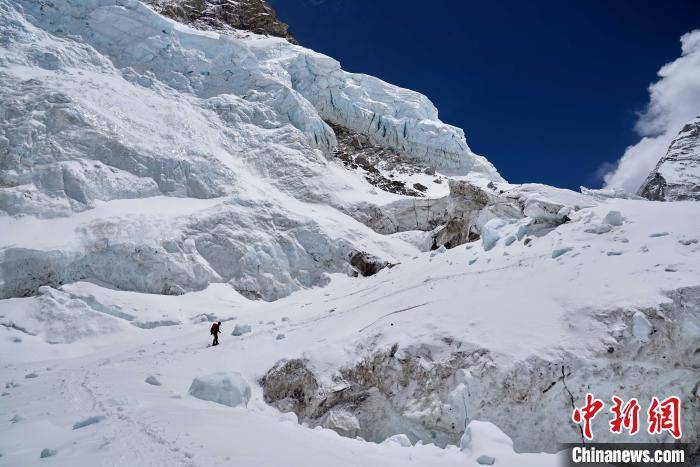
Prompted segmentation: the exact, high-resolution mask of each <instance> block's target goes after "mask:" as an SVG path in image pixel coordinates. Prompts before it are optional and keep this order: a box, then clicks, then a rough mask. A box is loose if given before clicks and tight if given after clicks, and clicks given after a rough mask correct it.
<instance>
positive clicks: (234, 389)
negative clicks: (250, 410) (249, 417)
mask: <svg viewBox="0 0 700 467" xmlns="http://www.w3.org/2000/svg"><path fill="white" fill-rule="evenodd" d="M188 393H189V394H190V395H191V396H193V397H196V398H197V399H202V400H205V401H212V402H216V403H217V404H222V405H228V406H229V407H238V406H240V405H246V406H247V405H248V402H249V401H250V385H249V384H248V382H247V381H246V380H245V379H243V377H242V376H241V374H240V373H235V372H233V373H223V372H219V373H212V374H210V375H206V376H198V377H196V378H195V379H194V380H193V381H192V385H191V386H190V389H189V391H188Z"/></svg>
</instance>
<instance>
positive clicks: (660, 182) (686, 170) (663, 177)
mask: <svg viewBox="0 0 700 467" xmlns="http://www.w3.org/2000/svg"><path fill="white" fill-rule="evenodd" d="M637 194H639V195H640V196H643V197H644V198H647V199H649V200H652V201H683V200H694V201H700V116H698V117H697V118H695V119H694V120H692V121H690V122H688V123H687V124H686V125H684V126H683V129H681V131H680V132H679V133H678V136H676V138H675V139H674V140H673V141H672V142H671V145H670V146H669V148H668V151H667V152H666V154H665V155H664V156H663V157H661V159H660V160H659V162H658V163H657V164H656V167H654V170H652V171H651V173H650V174H649V176H648V177H647V179H646V180H644V183H642V186H641V187H639V191H638V192H637Z"/></svg>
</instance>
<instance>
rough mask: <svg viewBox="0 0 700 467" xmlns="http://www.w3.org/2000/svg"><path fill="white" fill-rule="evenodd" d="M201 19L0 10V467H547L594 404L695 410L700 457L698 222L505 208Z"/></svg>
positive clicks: (250, 1)
mask: <svg viewBox="0 0 700 467" xmlns="http://www.w3.org/2000/svg"><path fill="white" fill-rule="evenodd" d="M183 5H184V3H182V1H181V0H158V1H154V2H151V3H150V4H149V3H142V2H139V1H136V0H82V1H78V0H54V1H51V2H47V1H42V0H21V1H16V0H0V354H1V355H3V357H4V358H3V361H2V362H1V363H0V368H2V370H1V371H0V391H1V395H0V415H2V416H3V417H5V419H6V420H10V421H11V423H7V424H5V425H3V426H2V427H0V465H34V464H38V463H40V462H45V459H43V460H42V457H44V458H45V457H50V458H51V461H54V462H55V463H57V464H60V465H81V464H85V463H88V462H90V463H96V464H109V465H112V464H120V463H121V464H123V465H134V464H138V465H208V464H212V463H213V464H217V463H218V464H229V463H236V464H237V465H279V464H280V463H281V462H284V463H286V464H287V465H299V466H301V465H304V466H309V465H311V466H316V465H317V466H326V465H357V464H361V465H382V466H385V465H389V466H403V465H409V464H410V465H435V466H439V465H445V466H447V465H458V464H462V463H474V462H478V459H482V461H486V460H488V461H490V460H491V459H495V463H496V465H507V466H508V465H513V466H515V465H517V466H533V467H534V466H537V467H542V466H550V465H551V466H554V465H558V462H559V459H558V457H559V455H558V454H557V451H559V450H560V444H559V443H562V442H577V441H580V440H581V436H580V431H579V428H578V426H576V425H575V424H573V423H572V422H571V421H570V415H571V409H572V405H573V404H577V405H578V404H580V403H581V401H582V400H583V398H584V397H585V394H586V393H587V392H589V391H594V392H595V394H596V396H597V397H601V398H604V399H609V398H610V396H612V395H619V396H621V397H623V398H630V397H636V398H639V399H640V401H646V400H648V399H649V398H650V397H652V396H664V395H668V394H671V393H672V394H674V395H678V396H679V397H680V398H681V400H682V404H683V406H682V410H683V414H684V419H683V421H684V425H683V430H684V435H683V436H684V437H683V441H685V442H688V443H689V445H690V447H691V449H694V450H695V453H696V454H697V452H698V449H700V443H698V442H697V440H698V437H699V436H700V435H699V433H700V407H699V406H698V401H699V400H700V399H698V390H699V389H698V381H699V380H700V376H699V374H700V360H698V358H700V353H699V352H698V348H697V342H698V341H699V340H700V314H698V310H700V280H699V279H698V278H700V260H699V259H700V249H699V248H700V246H699V245H700V243H699V241H700V236H699V235H698V232H700V215H699V214H700V212H699V210H700V204H698V203H697V202H693V201H691V200H690V199H684V200H670V201H671V202H668V203H657V202H650V201H648V200H644V199H641V198H639V197H633V196H623V195H621V194H620V193H616V192H612V191H610V190H589V189H584V188H582V190H581V192H574V191H571V190H564V189H558V188H555V187H550V186H546V185H542V184H538V183H527V184H511V183H508V182H506V181H505V180H504V179H503V178H502V177H501V176H500V175H499V174H498V172H497V171H496V169H495V168H494V167H493V166H492V165H491V164H490V162H488V160H487V159H485V158H484V157H482V156H479V155H476V154H474V153H473V152H472V151H471V149H470V148H469V146H468V144H467V141H466V138H465V135H464V132H463V131H462V130H461V129H459V128H455V127H453V126H450V125H448V124H445V123H443V122H441V121H440V120H439V118H438V111H437V109H436V108H435V107H434V105H433V104H432V103H431V102H430V100H429V99H428V98H427V97H426V96H423V95H421V94H420V93H417V92H414V91H411V90H407V89H402V88H399V87H397V86H394V85H391V84H389V83H386V82H383V81H381V80H379V79H377V78H374V77H371V76H368V75H363V74H358V73H349V72H346V71H344V70H343V69H342V68H341V66H340V63H339V62H338V61H336V60H334V59H333V58H330V57H328V56H325V55H322V54H319V53H317V52H314V51H312V50H309V49H306V48H304V47H302V46H300V45H297V44H294V43H291V42H289V41H288V40H286V39H285V38H284V37H287V31H286V28H284V27H281V26H279V25H273V26H274V28H273V29H274V30H275V31H277V32H275V34H274V35H272V36H268V35H265V34H258V33H252V32H250V31H242V30H239V29H236V28H235V27H232V26H230V25H226V24H225V22H222V18H224V17H225V14H227V13H226V12H224V13H222V17H221V18H214V19H212V20H211V21H214V20H215V21H214V22H215V23H216V24H215V27H211V28H209V27H207V24H206V15H199V16H198V14H199V13H202V12H197V11H192V14H193V17H197V18H199V19H197V20H196V21H192V22H191V23H190V24H189V25H186V24H182V23H180V22H178V21H177V20H175V19H172V18H168V17H166V16H163V15H161V14H159V13H158V11H162V9H167V8H171V9H172V11H175V9H177V8H181V7H182V8H185V7H187V8H199V7H198V6H197V5H199V4H198V3H197V2H188V3H187V5H184V6H183ZM200 6H201V8H203V9H205V10H206V11H205V12H207V14H209V12H211V11H219V10H217V8H219V7H220V6H221V5H218V4H216V2H214V1H213V0H203V2H201V5H200ZM225 7H226V8H231V9H235V8H240V11H242V12H243V11H245V9H246V8H250V11H254V12H260V11H263V12H264V11H266V10H265V9H266V8H269V7H267V6H266V4H265V3H264V2H263V1H262V0H240V1H239V2H236V3H227V4H226V6H225ZM212 9H213V10H212ZM256 14H258V13H256ZM171 16H174V17H175V18H176V19H177V18H179V16H178V15H175V14H173V15H171ZM202 18H204V19H202ZM239 19H240V18H238V19H236V21H238V20H239ZM182 21H184V19H182ZM261 21H263V20H261ZM268 21H273V22H274V21H275V19H274V17H272V16H271V17H268V18H264V21H263V23H264V22H268ZM256 24H257V23H256ZM260 24H262V23H260ZM263 32H264V30H263ZM276 35H281V36H284V37H275V36H276ZM686 133H688V132H686ZM691 136H692V135H691ZM364 150H367V153H371V154H372V155H373V157H374V158H375V159H376V160H373V161H366V160H365V161H363V162H361V161H362V159H361V157H364V155H365V154H366V153H364V152H362V151H364ZM358 155H359V156H358ZM343 158H345V159H343ZM382 158H388V159H386V160H383V159H382ZM358 159H359V160H358ZM671 162H673V167H672V172H673V173H674V174H675V175H677V176H678V179H679V180H687V179H688V176H689V175H693V173H690V174H688V173H685V172H684V167H685V166H684V165H683V164H679V163H678V161H671ZM681 162H683V161H681ZM373 164H374V165H373ZM660 164H661V162H660ZM666 165H669V164H668V163H667V164H666ZM660 167H661V165H660ZM664 167H665V166H664ZM662 168H663V167H662ZM664 170H665V169H664ZM664 173H666V172H664ZM373 174H374V175H376V178H372V177H371V176H370V175H373ZM377 180H379V183H377ZM392 186H393V187H395V188H396V189H392ZM416 186H418V188H415V187H416ZM411 187H413V188H411ZM660 232H663V233H665V235H658V233H660ZM562 252H564V254H562ZM212 321H221V322H222V335H221V345H220V346H217V347H215V348H210V347H207V344H208V343H209V342H208V339H210V338H209V335H208V330H209V326H210V323H211V322H212ZM241 330H244V331H245V332H243V331H241ZM152 381H156V382H158V383H159V384H153V383H152ZM232 381H233V382H232ZM195 382H196V384H194V383H195ZM192 386H194V389H193V390H192V391H190V388H191V387H192ZM212 394H213V395H212ZM203 399H204V400H203ZM212 401H213V402H219V403H212ZM233 406H235V407H233ZM85 420H99V423H92V424H89V425H85V426H82V427H81V428H80V429H78V430H73V429H72V427H73V426H74V425H76V424H81V423H83V422H84V421H85ZM606 423H607V420H606V419H605V417H604V416H601V417H598V418H597V419H596V420H595V423H594V430H595V432H596V435H597V436H598V439H600V440H602V441H606V442H615V441H619V440H620V438H619V437H616V435H613V434H611V433H610V432H609V430H607V426H606ZM632 441H634V442H654V443H656V442H665V441H670V439H669V435H665V437H664V436H662V437H654V436H651V435H649V434H648V433H646V432H643V430H642V431H640V433H639V434H638V435H637V436H635V437H633V439H632Z"/></svg>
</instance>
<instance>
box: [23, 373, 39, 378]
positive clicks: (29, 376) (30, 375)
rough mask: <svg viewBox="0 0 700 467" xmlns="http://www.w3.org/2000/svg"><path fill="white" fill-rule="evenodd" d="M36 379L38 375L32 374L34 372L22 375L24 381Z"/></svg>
mask: <svg viewBox="0 0 700 467" xmlns="http://www.w3.org/2000/svg"><path fill="white" fill-rule="evenodd" d="M38 377H39V375H38V374H36V373H34V372H31V373H27V374H26V375H24V379H32V378H38Z"/></svg>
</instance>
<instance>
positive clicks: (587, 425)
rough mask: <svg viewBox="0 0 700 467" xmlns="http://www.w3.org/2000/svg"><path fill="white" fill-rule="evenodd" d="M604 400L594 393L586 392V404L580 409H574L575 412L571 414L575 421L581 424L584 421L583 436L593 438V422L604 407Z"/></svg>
mask: <svg viewBox="0 0 700 467" xmlns="http://www.w3.org/2000/svg"><path fill="white" fill-rule="evenodd" d="M604 405H605V404H603V401H601V400H600V399H596V398H595V397H593V394H591V393H588V394H586V405H584V406H583V407H581V408H580V409H574V413H572V414H571V419H572V420H573V421H574V423H576V424H578V425H580V424H581V423H583V436H585V437H586V438H587V439H593V430H592V429H591V422H592V421H593V419H594V418H595V416H596V415H598V412H600V411H601V410H602V409H603V406H604Z"/></svg>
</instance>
